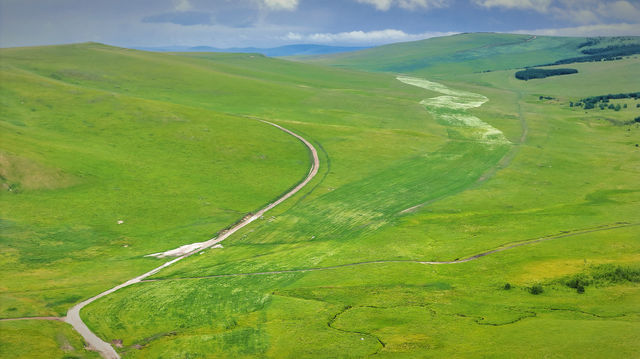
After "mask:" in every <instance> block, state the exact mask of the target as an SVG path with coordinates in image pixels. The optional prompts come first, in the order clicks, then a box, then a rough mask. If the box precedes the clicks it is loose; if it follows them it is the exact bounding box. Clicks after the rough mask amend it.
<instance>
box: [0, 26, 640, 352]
mask: <svg viewBox="0 0 640 359" xmlns="http://www.w3.org/2000/svg"><path fill="white" fill-rule="evenodd" d="M633 41H635V39H630V40H629V39H627V40H624V39H619V38H616V39H601V40H600V41H599V42H598V43H597V44H596V43H589V44H588V45H584V44H585V43H587V39H577V38H575V39H572V38H547V37H537V38H532V37H530V36H524V35H497V34H462V35H457V36H453V37H446V38H439V39H431V40H425V41H424V42H418V43H405V44H395V45H388V46H384V47H380V48H374V49H368V50H363V51H360V52H355V53H351V54H348V55H347V54H341V55H333V56H330V57H320V58H316V59H313V60H312V62H314V63H312V64H309V63H302V62H292V61H285V60H282V59H273V58H269V57H265V56H261V55H258V54H233V53H228V54H224V53H202V52H189V53H150V52H144V51H137V50H130V49H122V48H115V47H110V46H106V45H102V44H97V43H84V44H75V45H65V46H48V47H34V48H13V49H2V50H0V59H1V66H0V80H1V81H0V95H1V96H0V99H1V101H2V102H1V103H0V105H1V106H2V111H1V112H0V126H1V136H2V141H0V155H1V157H0V170H1V172H0V174H1V175H2V178H1V180H2V185H3V191H2V193H1V194H0V201H2V206H0V207H1V212H0V217H1V218H2V222H0V223H1V225H2V231H1V234H2V236H1V242H0V248H1V250H2V253H3V255H2V257H1V259H0V268H1V269H2V271H3V274H4V278H3V282H2V289H1V291H0V313H2V314H0V316H1V317H2V318H3V319H17V318H21V317H35V316H55V317H61V316H63V315H64V314H65V313H66V311H67V309H68V308H70V307H71V306H73V305H75V304H77V303H79V302H81V301H82V300H84V299H86V298H89V297H91V296H94V295H96V294H98V293H101V292H103V291H105V290H107V289H109V288H112V287H114V286H115V285H118V284H120V283H122V282H124V281H126V280H129V279H131V278H133V277H135V276H137V275H140V274H141V273H144V272H146V271H149V270H150V269H152V268H155V267H158V266H159V265H162V264H163V263H166V262H167V261H169V260H170V259H158V258H152V257H145V255H147V254H150V253H155V252H162V251H166V250H170V249H174V248H177V247H179V246H181V245H183V244H189V243H194V242H200V241H203V240H207V239H209V238H211V237H213V236H215V235H216V234H217V233H220V231H222V230H224V229H225V228H228V227H229V226H230V225H232V224H233V223H235V222H237V221H238V220H240V219H241V218H243V217H244V216H246V215H247V214H248V213H251V212H253V211H255V210H257V209H259V208H262V207H263V206H264V205H266V204H268V203H270V202H271V201H273V200H274V199H275V198H277V197H279V196H280V195H281V194H282V193H284V192H286V191H287V190H288V189H290V188H291V187H292V186H294V185H295V184H296V183H298V182H299V181H300V180H301V179H302V178H303V177H304V176H305V175H306V174H307V172H308V170H309V160H310V159H309V154H308V152H307V150H306V149H305V147H304V146H303V145H302V144H301V143H300V142H299V141H297V140H296V139H295V138H293V137H291V136H288V135H287V134H285V133H283V132H282V131H279V130H277V129H275V128H274V127H272V126H268V125H265V124H264V123H262V122H260V121H257V120H259V119H264V120H268V121H271V122H274V123H277V124H279V125H282V126H284V127H285V128H287V129H290V130H292V131H294V132H295V133H298V134H300V135H301V136H303V137H304V138H306V139H307V140H308V141H309V142H310V143H312V144H313V145H314V146H315V147H316V148H317V149H318V154H319V158H320V171H319V173H318V175H317V176H316V177H315V178H314V179H313V181H312V182H311V183H309V185H308V186H307V187H305V188H304V189H303V190H302V191H301V192H300V193H298V194H297V195H296V196H294V197H293V198H291V199H289V200H287V201H285V202H283V203H282V205H280V206H278V207H276V208H274V209H273V210H272V211H271V212H269V214H268V215H266V216H264V217H263V218H260V219H258V220H256V221H254V222H253V223H251V224H250V225H248V226H246V227H244V228H243V229H241V230H240V231H238V232H237V233H235V234H234V235H232V236H231V237H229V238H227V239H226V240H225V241H224V242H223V243H221V244H222V248H211V249H207V250H204V251H202V252H200V253H198V254H196V255H193V256H191V257H189V258H185V259H184V260H181V261H180V262H177V263H176V264H174V265H172V266H170V267H167V268H165V269H163V270H161V271H159V272H158V273H155V274H154V275H153V276H151V277H150V278H148V280H145V281H142V282H140V283H136V284H134V285H131V286H128V287H126V288H124V289H121V290H118V291H116V292H115V293H112V294H110V295H107V296H105V297H103V298H101V299H99V300H97V301H95V302H93V303H91V304H90V305H88V306H87V307H85V308H84V309H83V310H82V311H81V313H80V314H81V316H82V318H83V319H84V321H85V322H86V323H87V325H88V327H89V328H90V329H91V330H93V331H94V332H95V333H96V334H97V335H98V336H99V337H101V338H102V339H103V340H105V341H106V342H108V343H112V344H113V345H114V347H115V348H116V350H117V351H118V352H119V354H120V355H121V356H122V357H124V358H159V357H177V358H184V357H211V358H213V357H236V358H254V357H273V358H301V357H305V358H314V357H317V358H326V357H339V358H361V357H367V356H372V355H375V356H376V357H383V358H384V357H388V358H415V357H483V356H486V357H496V356H498V357H500V356H504V357H523V358H537V357H544V356H565V357H578V356H580V357H591V358H600V357H611V356H615V357H633V355H634V354H635V353H637V352H638V350H640V347H639V344H638V342H637V340H635V339H636V336H637V335H636V333H637V332H638V330H639V328H640V320H639V318H638V315H637V313H638V311H639V310H640V308H639V306H638V300H637V299H638V297H639V296H640V286H638V283H639V282H640V267H639V266H638V263H640V243H638V241H637V238H638V234H639V233H640V230H639V228H640V227H639V225H640V217H639V216H638V213H640V187H639V185H638V181H637V178H638V177H639V176H640V157H639V156H638V155H639V154H640V149H639V147H638V145H637V144H638V143H640V125H638V124H637V123H635V122H634V120H633V119H634V118H636V117H638V116H640V107H639V106H638V104H637V100H635V99H634V98H620V99H611V100H610V101H611V104H615V105H620V106H619V110H609V109H608V108H607V109H602V110H601V109H599V108H593V109H585V108H583V107H580V106H572V105H573V104H574V103H577V102H578V101H581V99H584V98H587V97H592V96H599V95H606V94H618V93H630V92H637V91H638V84H637V80H636V79H637V78H638V75H640V60H639V59H637V58H634V56H627V57H625V58H623V59H620V60H615V61H598V62H579V63H574V64H571V67H575V68H576V69H577V70H578V73H576V74H573V75H570V76H558V77H548V78H544V79H536V80H531V81H520V80H517V79H516V78H515V77H514V73H515V71H516V70H515V68H518V67H521V66H524V64H528V63H535V64H544V63H552V62H555V61H557V60H559V59H563V58H571V57H576V56H582V55H585V56H586V55H588V54H584V53H582V52H581V51H582V50H581V49H591V48H596V49H597V48H607V47H608V46H610V43H611V42H614V43H616V44H618V45H616V46H627V45H628V44H629V43H630V42H633ZM608 44H609V45H608ZM582 45H584V46H582ZM425 48H428V49H429V54H430V55H429V56H425V55H424V49H425ZM535 49H537V50H535ZM532 54H536V55H535V56H534V55H532ZM320 63H324V64H331V65H332V66H324V65H321V64H320ZM489 64H492V66H493V67H492V68H486V66H487V65H489ZM561 66H563V67H566V66H567V65H561ZM344 67H348V68H344ZM351 68H358V69H366V70H375V71H378V72H383V73H373V72H362V71H355V70H352V69H351ZM551 68H554V67H553V66H551ZM488 69H490V70H492V71H491V72H483V71H485V70H488ZM388 72H391V73H388ZM398 73H405V74H406V73H411V76H407V75H402V76H401V75H399V74H398ZM120 221H122V222H120ZM44 323H45V324H43V322H40V321H36V320H2V321H0V331H1V332H2V334H3V335H1V336H0V356H12V355H13V356H16V355H17V356H20V357H25V358H30V357H38V356H40V357H41V356H43V355H45V356H46V357H51V358H56V357H59V358H63V357H69V356H71V357H95V356H96V355H95V353H93V352H89V351H86V350H83V348H82V338H80V337H79V336H78V335H77V333H75V332H73V331H71V328H70V327H69V326H68V325H67V324H65V323H62V322H59V321H46V322H44Z"/></svg>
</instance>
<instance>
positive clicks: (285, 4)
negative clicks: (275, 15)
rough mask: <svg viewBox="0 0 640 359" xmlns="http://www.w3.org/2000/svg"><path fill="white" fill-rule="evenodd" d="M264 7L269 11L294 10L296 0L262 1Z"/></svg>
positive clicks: (296, 3) (296, 4)
mask: <svg viewBox="0 0 640 359" xmlns="http://www.w3.org/2000/svg"><path fill="white" fill-rule="evenodd" d="M262 2H263V3H264V5H265V6H266V7H267V8H269V9H271V10H289V11H291V10H295V9H296V8H297V7H298V0H262Z"/></svg>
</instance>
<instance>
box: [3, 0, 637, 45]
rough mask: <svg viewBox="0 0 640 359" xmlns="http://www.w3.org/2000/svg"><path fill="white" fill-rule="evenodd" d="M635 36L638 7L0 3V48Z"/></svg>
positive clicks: (578, 1)
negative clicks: (491, 34) (480, 34)
mask: <svg viewBox="0 0 640 359" xmlns="http://www.w3.org/2000/svg"><path fill="white" fill-rule="evenodd" d="M476 31H495V32H518V33H531V34H538V35H568V36H599V35H603V36H604V35H640V1H639V0H600V1H596V0H0V46H2V47H12V46H30V45H45V44H60V43H72V42H84V41H97V42H103V43H107V44H111V45H117V46H129V47H131V46H169V45H179V46H199V45H207V46H215V47H244V46H256V47H273V46H279V45H287V44H294V43H316V44H328V45H348V46H371V45H380V44H385V43H391V42H398V41H412V40H418V39H423V38H428V37H433V36H441V35H447V34H452V33H458V32H476Z"/></svg>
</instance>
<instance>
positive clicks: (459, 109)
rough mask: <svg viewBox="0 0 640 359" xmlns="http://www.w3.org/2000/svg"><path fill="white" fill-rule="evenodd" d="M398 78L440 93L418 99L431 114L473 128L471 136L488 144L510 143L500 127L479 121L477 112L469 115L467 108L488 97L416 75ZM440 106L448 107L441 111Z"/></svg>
mask: <svg viewBox="0 0 640 359" xmlns="http://www.w3.org/2000/svg"><path fill="white" fill-rule="evenodd" d="M396 79H398V81H401V82H403V83H406V84H407V85H412V86H417V87H420V88H423V89H426V90H429V91H434V92H438V93H441V94H443V95H444V96H436V97H432V98H428V99H425V100H422V101H420V104H422V105H424V106H425V107H426V109H427V111H429V112H430V113H431V114H432V115H434V116H435V117H436V118H437V119H440V120H443V121H445V122H447V123H449V124H451V125H452V126H460V127H467V128H471V129H473V130H476V131H473V133H474V134H473V139H474V140H477V141H481V142H485V143H489V144H506V143H510V142H509V140H507V138H506V137H504V134H503V133H502V131H500V130H498V129H497V128H495V127H493V126H491V125H490V124H488V123H486V122H484V121H482V120H481V119H479V118H478V117H476V116H473V115H469V114H468V113H466V110H469V109H472V108H476V107H480V106H482V105H483V104H484V103H485V102H487V101H489V99H488V98H487V97H485V96H482V95H480V94H476V93H473V92H467V91H460V90H454V89H450V88H448V87H447V86H445V85H443V84H439V83H437V82H433V81H428V80H425V79H421V78H416V77H406V76H398V77H396ZM443 110H447V111H446V113H443Z"/></svg>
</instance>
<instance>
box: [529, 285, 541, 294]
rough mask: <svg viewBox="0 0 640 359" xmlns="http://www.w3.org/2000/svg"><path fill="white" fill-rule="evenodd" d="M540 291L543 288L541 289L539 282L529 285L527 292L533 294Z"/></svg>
mask: <svg viewBox="0 0 640 359" xmlns="http://www.w3.org/2000/svg"><path fill="white" fill-rule="evenodd" d="M542 292H544V289H542V285H541V284H534V285H532V286H531V287H529V293H531V294H533V295H538V294H541V293H542Z"/></svg>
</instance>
